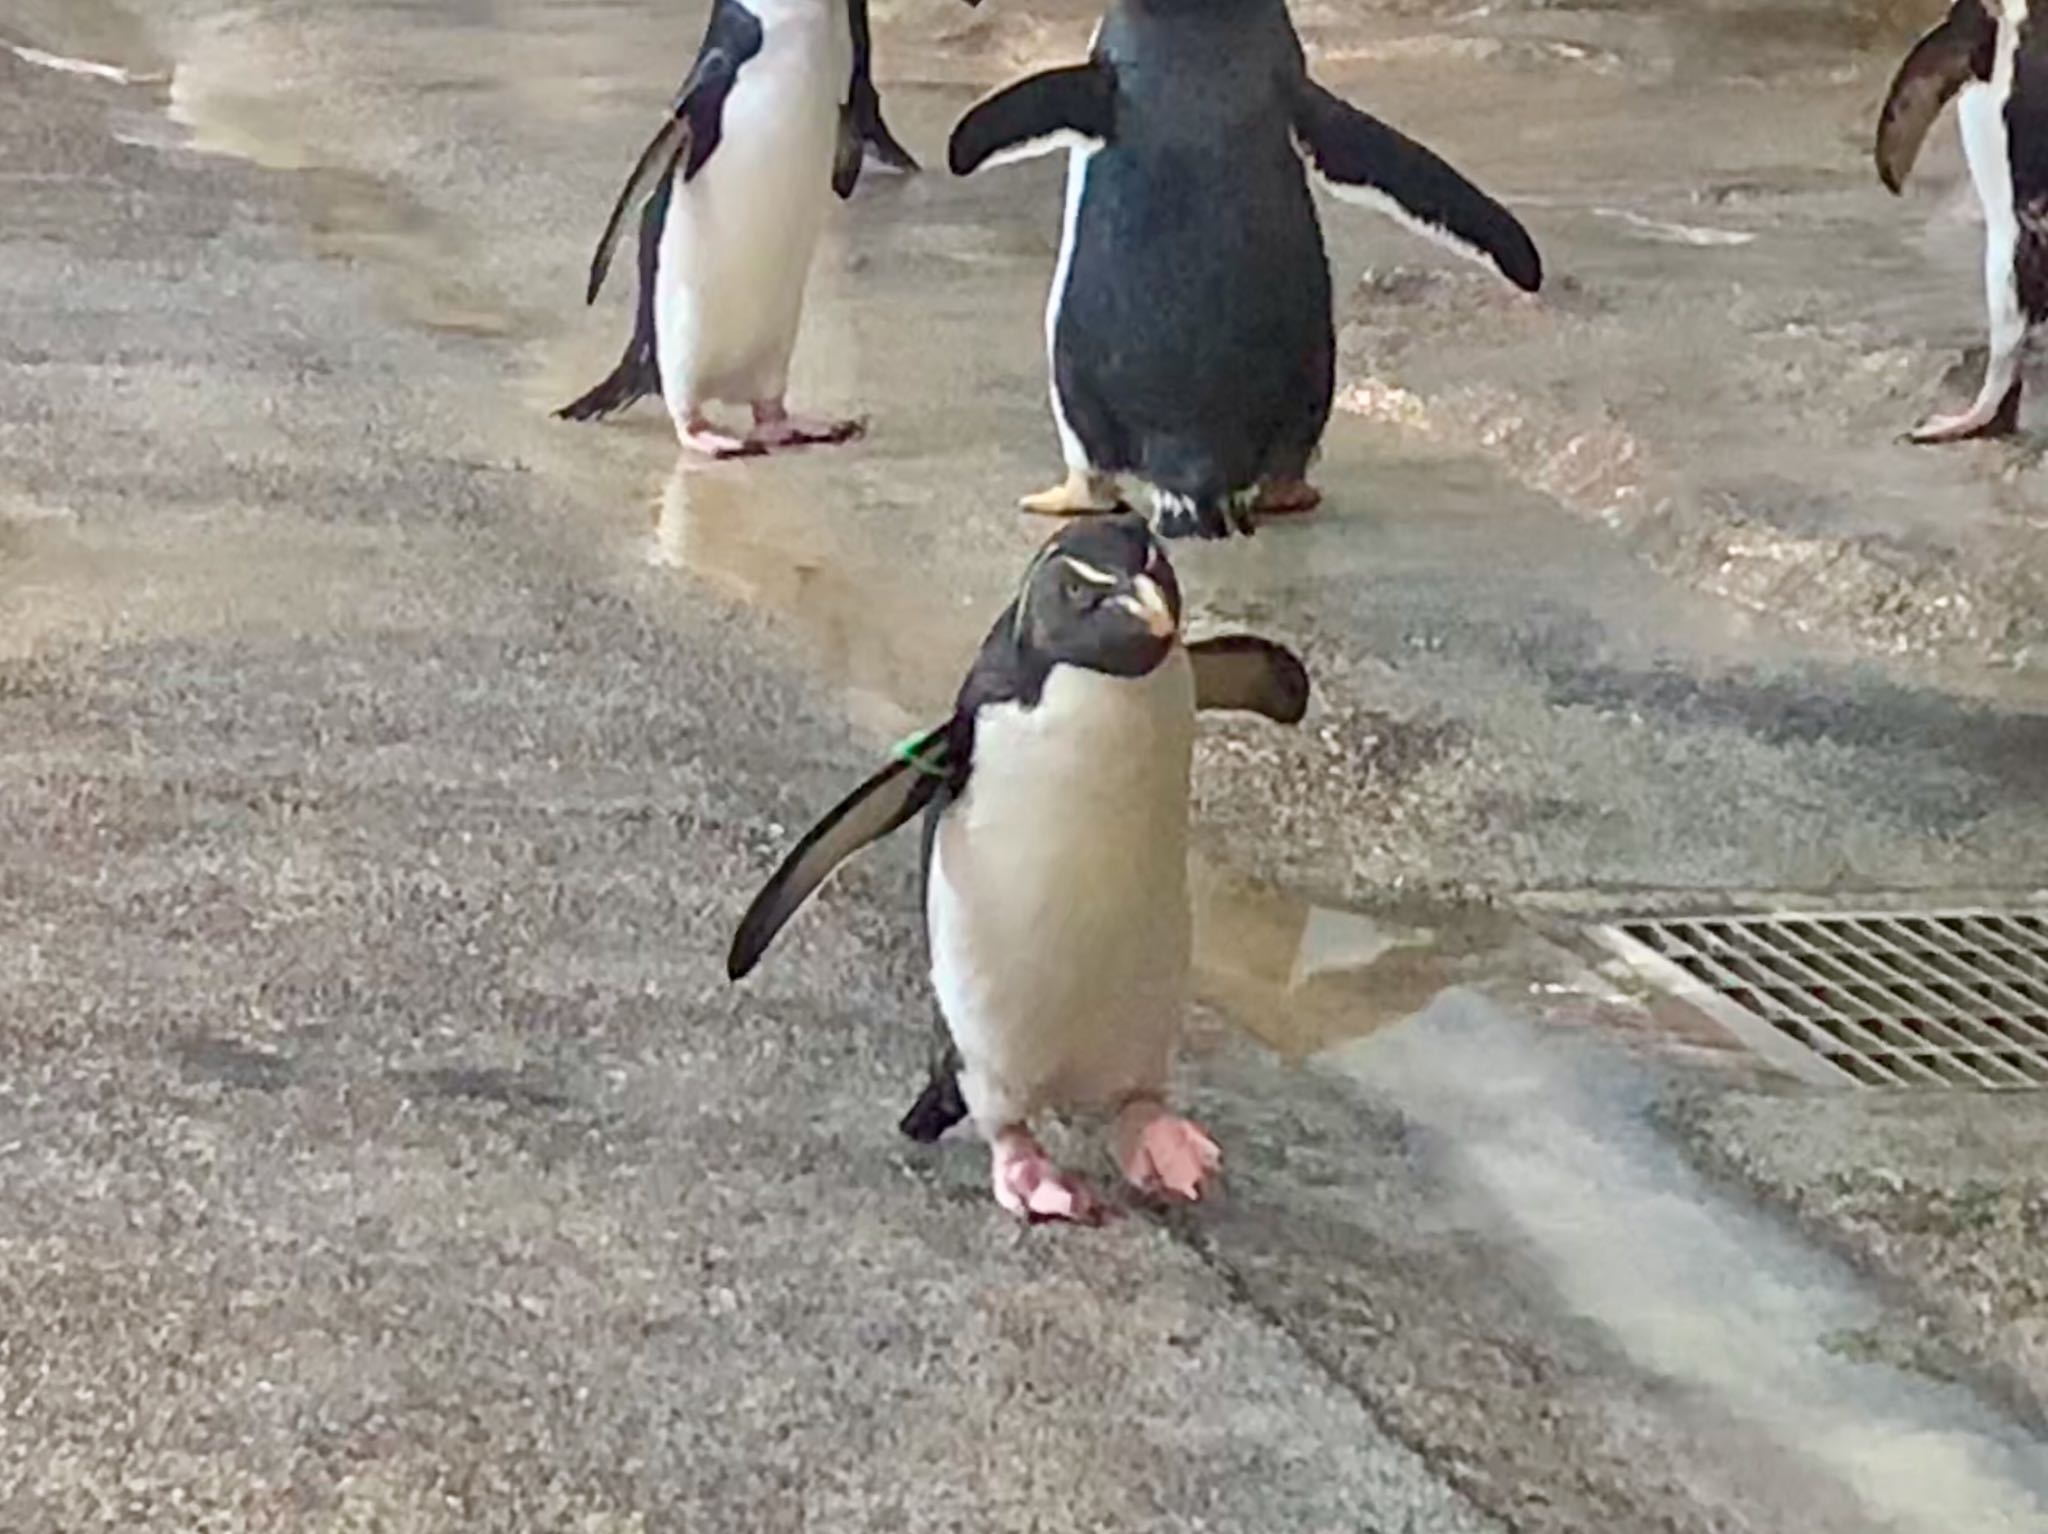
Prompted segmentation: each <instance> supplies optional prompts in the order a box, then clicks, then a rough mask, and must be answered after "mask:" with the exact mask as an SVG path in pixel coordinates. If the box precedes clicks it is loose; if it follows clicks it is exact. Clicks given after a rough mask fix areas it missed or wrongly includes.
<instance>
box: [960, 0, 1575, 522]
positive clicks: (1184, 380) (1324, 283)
mask: <svg viewBox="0 0 2048 1534" xmlns="http://www.w3.org/2000/svg"><path fill="white" fill-rule="evenodd" d="M1062 147H1064V148H1066V149H1067V150H1068V152H1069V159H1068V170H1067V196H1066V214H1065V219H1064V223H1063V227H1062V229H1061V234H1060V252H1059V260H1058V263H1057V265H1056V267H1055V269H1054V273H1053V279H1052V293H1051V297H1050V299H1049V300H1048V302H1047V306H1046V321H1045V328H1046V345H1047V350H1048V352H1049V353H1050V361H1051V375H1052V405H1053V417H1054V420H1055V422H1056V424H1057V426H1058V428H1059V436H1060V443H1061V447H1062V449H1063V452H1064V456H1065V458H1066V463H1067V479H1066V483H1065V484H1064V485H1062V486H1060V487H1059V488H1057V489H1054V490H1051V491H1048V492H1046V493H1045V494H1043V495H1038V496H1033V497H1031V498H1030V499H1028V500H1027V501H1026V502H1025V506H1026V508H1027V509H1029V510H1032V511H1039V512H1045V513H1050V514H1055V515H1060V514H1072V513H1077V512H1084V511H1097V510H1104V509H1108V508H1109V507H1111V506H1113V505H1114V504H1115V502H1116V489H1115V482H1114V481H1115V476H1116V475H1118V474H1123V473H1129V474H1132V475H1135V476H1137V477H1138V478H1140V479H1142V480H1143V481H1145V482H1146V484H1147V485H1149V486H1150V488H1151V490H1152V494H1153V501H1154V520H1155V525H1156V526H1157V528H1158V530H1159V531H1160V532H1161V533H1163V534H1166V535H1168V536H1175V535H1180V534H1186V533H1199V534H1201V535H1202V536H1204V537H1224V536H1227V535H1228V534H1229V533H1230V532H1232V531H1233V530H1234V531H1240V532H1250V531H1251V529H1252V520H1253V518H1252V508H1251V502H1252V499H1253V497H1254V496H1255V495H1256V494H1257V491H1258V487H1259V486H1260V485H1261V484H1262V483H1264V484H1266V485H1269V486H1273V487H1276V488H1278V487H1291V488H1292V492H1293V497H1294V498H1296V499H1298V498H1300V493H1301V492H1302V491H1304V490H1305V489H1306V487H1305V486H1304V485H1303V484H1302V476H1303V474H1304V473H1305V472H1306V470H1307V468H1308V465H1309V462H1310V460H1311V458H1312V457H1313V456H1314V454H1315V452H1316V450H1317V447H1318V445H1319V444H1320V442H1321V440H1322V434H1323V428H1324V425H1325V424H1326V423H1327V421H1328V419H1329V414H1330V400H1331V393H1332V385H1333V377H1334V370H1335V353H1336V336H1335V331H1334V326H1333V323H1332V319H1331V309H1330V306H1331V294H1330V270H1329V262H1328V260H1327V258H1326V257H1325V254H1324V250H1323V235H1322V226H1321V224H1320V222H1319V221H1318V219H1317V216H1316V208H1315V202H1314V200H1313V198H1312V196H1311V194H1310V191H1309V186H1308V176H1307V169H1309V168H1312V169H1314V170H1315V171H1316V172H1317V173H1318V174H1319V175H1320V176H1321V178H1322V179H1323V181H1324V182H1325V183H1326V184H1327V185H1328V186H1329V187H1330V188H1331V189H1332V190H1333V191H1334V192H1335V193H1336V194H1337V195H1338V196H1339V197H1344V198H1348V199H1350V200H1353V201H1358V202H1363V203H1366V204H1368V205H1370V206H1373V207H1377V208H1381V209H1383V210H1384V211H1387V212H1390V213H1392V214H1394V215H1395V216H1396V217H1398V218H1400V219H1401V220H1402V221H1404V222H1406V223H1408V224H1410V225H1412V226H1414V227H1416V228H1419V229H1420V230H1422V231H1423V232H1424V233H1426V234H1429V235H1432V236H1435V237H1437V238H1439V239H1441V240H1443V241H1445V242H1446V243H1448V244H1449V245H1451V246H1452V247H1453V248H1454V249H1456V250H1458V251H1460V252H1462V253H1463V254H1466V255H1468V256H1475V257H1477V258H1479V259H1481V260H1483V261H1486V262H1489V263H1490V264H1492V265H1493V266H1494V267H1495V268H1496V269H1497V270H1498V271H1499V272H1500V273H1501V274H1502V275H1503V276H1505V277H1506V278H1508V280H1509V281H1511V282H1513V283H1514V284H1515V285H1516V286H1518V287H1521V288H1524V289H1527V290H1530V291H1534V290H1535V289H1536V288H1538V287H1539V286H1540V285H1541V283H1542V263H1541V260H1540V259H1539V257H1538V255H1537V252H1536V247H1535V245H1534V244H1533V243H1532V242H1531V240H1530V238H1529V236H1528V233H1527V232H1526V231H1525V230H1524V229H1523V228H1522V226H1521V224H1520V223H1519V222H1517V221H1516V219H1515V218H1514V216H1513V215H1512V214H1510V213H1509V212H1508V211H1507V210H1506V209H1505V208H1503V207H1501V206H1500V205H1499V204H1498V203H1496V202H1495V201H1493V199H1491V198H1490V197H1488V196H1486V195H1485V194H1484V193H1483V192H1481V191H1480V190H1479V189H1478V188H1476V187H1474V186H1473V185H1472V184H1471V183H1470V182H1468V181H1467V180H1465V178H1464V177H1463V176H1461V175H1459V174H1458V173H1457V172H1456V171H1455V170H1453V169H1452V168H1451V167H1450V166H1449V165H1447V164H1445V163H1444V162H1443V161H1442V160H1440V159H1439V158H1437V156H1435V155H1434V154H1432V153H1430V151H1428V150H1427V149H1424V148H1423V147H1422V146H1421V145H1419V144H1416V143H1414V142H1413V141H1411V140H1409V139H1407V138H1404V137H1403V136H1402V135H1401V134H1399V133H1397V132H1395V131H1394V130H1393V129H1392V128H1389V127H1388V126H1386V125H1385V124H1384V123H1381V122H1379V121H1378V120H1376V119H1374V118H1372V117H1369V116H1367V115H1366V114H1365V113H1363V112H1361V111H1359V110H1357V109H1356V108H1355V107H1352V106H1349V105H1347V104H1346V103H1345V102H1343V101H1341V100H1339V99H1338V98H1337V97H1336V96H1333V95H1332V94H1331V93H1330V92H1328V91H1326V90H1324V89H1323V88H1322V87H1321V86H1319V85H1317V84H1316V83H1315V81H1313V80H1311V79H1310V78H1309V76H1308V71H1307V66H1306V64H1305V62H1304V60H1303V57H1302V49H1301V43H1300V41H1299V39H1298V38H1297V37H1296V36H1295V33H1294V27H1293V23H1292V22H1291V21H1290V20H1289V19H1288V15H1287V10H1286V6H1285V5H1284V4H1283V3H1282V0H1115V3H1114V4H1112V5H1111V7H1110V9H1109V12H1108V14H1107V16H1105V17H1104V19H1103V23H1102V26H1101V28H1100V29H1099V30H1098V31H1097V33H1096V38H1095V42H1094V44H1093V45H1092V47H1091V49H1090V53H1089V58H1088V61H1087V62H1086V63H1085V64H1076V65H1073V66H1071V67H1068V68H1064V69H1053V70H1048V71H1046V72H1045V73H1043V74H1037V75H1032V76H1030V77H1029V78H1027V79H1024V80H1021V81H1019V82H1017V83H1016V84H1014V85H1011V86H1009V87H1008V88H1006V89H1004V90H1001V91H998V92H996V93H995V94H994V95H993V96H990V97H988V98H987V99H986V100H984V101H982V102H981V103H979V104H978V105H977V106H975V107H974V108H973V109H972V110H971V111H969V112H968V113H967V115H966V116H965V117H963V118H962V119H961V121H960V122H959V124H958V125H957V126H956V127H955V129H954V131H953V136H952V141H951V143H950V145H949V146H948V150H947V158H948V161H949V163H950V164H951V166H952V168H953V170H954V172H955V173H956V174H961V175H964V174H967V173H968V172H970V171H973V170H975V169H976V168H978V167H980V166H982V165H985V164H1000V163H1004V162H1007V161H1010V160H1014V159H1021V158H1024V157H1026V156H1028V155H1033V154H1040V153H1044V152H1046V151H1048V150H1051V149H1055V148H1062ZM1304 162H1306V167H1305V165H1304ZM1283 493H1284V492H1283Z"/></svg>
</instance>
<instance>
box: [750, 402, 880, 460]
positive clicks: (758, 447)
mask: <svg viewBox="0 0 2048 1534" xmlns="http://www.w3.org/2000/svg"><path fill="white" fill-rule="evenodd" d="M867 429H868V423H867V422H866V421H863V420H857V419H856V420H846V421H827V420H820V419H818V418H816V417H812V416H802V415H791V414H790V413H789V412H788V411H786V410H784V409H783V408H782V406H781V405H780V404H769V405H756V406H755V407H754V429H753V430H752V431H750V432H748V433H747V441H748V442H750V443H752V444H753V447H754V451H755V452H759V453H765V452H771V451H773V450H774V449H776V448H779V447H805V446H809V445H811V444H814V443H817V444H826V443H834V442H851V441H852V440H853V439H854V438H855V437H858V436H859V435H861V433H863V432H865V431H866V430H867Z"/></svg>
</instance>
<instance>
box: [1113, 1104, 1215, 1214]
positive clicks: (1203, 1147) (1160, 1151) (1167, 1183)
mask: <svg viewBox="0 0 2048 1534" xmlns="http://www.w3.org/2000/svg"><path fill="white" fill-rule="evenodd" d="M1116 1142H1117V1144H1116V1157H1117V1161H1118V1162H1119V1163H1120V1164H1121V1165H1122V1167H1123V1169H1124V1177H1125V1178H1126V1179H1127V1180H1128V1181H1129V1182H1130V1184H1131V1186H1133V1187H1134V1188H1137V1189H1139V1190H1140V1191H1141V1192H1145V1193H1154V1194H1160V1195H1163V1196H1165V1197H1167V1198H1177V1199H1182V1200H1185V1201H1186V1202H1188V1203H1194V1202H1196V1201H1197V1200H1199V1199H1200V1198H1201V1197H1202V1195H1203V1194H1204V1193H1205V1192H1207V1191H1208V1186H1209V1182H1210V1179H1211V1178H1213V1177H1214V1176H1215V1174H1216V1171H1217V1169H1218V1168H1220V1167H1221V1166H1222V1165H1223V1152H1222V1151H1220V1150H1218V1149H1217V1148H1216V1142H1215V1141H1214V1140H1212V1139H1210V1138H1209V1137H1208V1136H1207V1135H1206V1134H1204V1133H1203V1132H1202V1129H1201V1126H1200V1125H1198V1124H1195V1123H1193V1122H1192V1121H1190V1120H1188V1119H1184V1118H1182V1117H1180V1116H1179V1115H1178V1114H1174V1113H1168V1112H1167V1111H1166V1109H1165V1108H1164V1107H1162V1106H1161V1105H1160V1104H1158V1103H1156V1102H1149V1101H1147V1102H1136V1103H1132V1104H1131V1105H1130V1106H1129V1107H1127V1108H1125V1109H1124V1111H1123V1112H1122V1113H1120V1114H1118V1115H1117V1123H1116Z"/></svg>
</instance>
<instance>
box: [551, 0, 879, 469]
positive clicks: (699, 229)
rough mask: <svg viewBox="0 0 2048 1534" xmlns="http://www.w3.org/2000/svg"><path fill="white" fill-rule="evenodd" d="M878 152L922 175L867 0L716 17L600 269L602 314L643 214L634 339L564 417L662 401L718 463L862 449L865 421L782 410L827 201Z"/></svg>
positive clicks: (756, 1) (758, 4)
mask: <svg viewBox="0 0 2048 1534" xmlns="http://www.w3.org/2000/svg"><path fill="white" fill-rule="evenodd" d="M869 147H871V148H873V149H874V151H875V153H876V156H877V158H879V159H882V160H884V161H885V162H887V163H890V164H895V165H898V166H901V167H905V168H915V164H916V162H915V161H913V160H911V158H910V156H909V153H908V152H907V151H906V150H904V149H903V147H902V146H901V145H900V144H898V143H897V142H896V140H895V138H894V136H893V135H891V134H890V132H889V130H888V128H887V127H886V126H885V125H884V123H883V121H882V117H881V102H880V99H879V98H878V96H877V95H876V93H875V88H874V83H873V81H872V79H871V78H870V76H869V62H868V24H867V0H712V7H711V19H710V22H709V23H708V25H707V26H706V28H705V32H704V42H703V45H702V46H701V47H700V48H699V49H698V51H697V59H696V62H695V63H694V64H693V65H691V67H690V73H689V76H688V77H687V78H686V79H685V80H684V81H683V85H682V89H681V90H680V91H678V92H677V93H676V98H675V102H674V104H673V106H672V107H671V109H670V113H669V117H668V120H667V121H666V122H665V123H664V124H663V125H662V127H661V130H660V131H659V132H658V133H657V134H655V136H654V138H653V140H652V141H651V142H650V143H649V144H648V145H647V147H646V149H645V150H644V151H643V152H642V153H641V156H640V160H639V163H638V164H637V165H635V166H634V168H633V173H632V175H631V176H630V177H628V178H627V181H626V186H625V189H624V190H623V191H622V192H620V194H619V197H618V201H617V202H616V203H615V204H614V205H613V208H612V213H611V218H610V219H609V220H608V221H607V222H606V224H605V228H604V233H603V235H602V236H601V237H600V238H599V240H598V244H597V254H596V256H595V257H594V258H593V260H592V262H591V267H590V282H589V287H588V291H587V298H588V299H589V300H590V301H592V302H595V301H596V298H597V295H598V293H599V291H600V290H601V289H602V288H603V286H604V280H605V275H606V273H607V272H608V271H609V270H610V267H611V259H612V254H613V251H614V250H615V248H616V247H617V245H618V242H619V239H620V236H621V234H622V233H623V231H624V228H625V224H626V221H627V218H628V216H629V215H630V214H631V212H632V210H633V208H634V206H635V204H636V203H638V202H639V201H640V199H641V198H642V197H645V199H646V205H645V207H644V208H643V209H642V211H641V215H640V241H639V279H640V288H639V294H638V298H637V301H636V304H635V308H634V323H633V335H632V338H631V339H630V340H629V341H628V342H627V343H626V351H625V355H624V356H623V357H622V358H621V359H620V361H619V365H618V366H617V367H616V368H615V369H613V370H612V372H611V374H610V375H609V376H608V377H607V378H605V380H604V381H603V382H602V383H600V384H598V385H597V387H596V388H594V389H592V390H591V391H590V392H589V393H587V394H585V395H584V396H583V397H582V398H580V399H578V400H576V401H575V402H574V403H572V404H570V405H567V406H565V407H564V408H563V409H561V410H560V411H558V412H556V413H557V414H558V415H560V416H561V417H562V418H563V419H565V420H572V421H587V420H594V419H596V418H598V417H601V416H606V415H610V414H611V413H613V412H614V411H618V410H623V409H624V408H625V407H626V406H628V405H630V404H632V403H633V402H634V401H635V400H638V399H640V398H642V397H643V396H645V395H649V394H660V395H662V396H663V398H664V399H665V400H666V401H667V403H668V407H669V413H670V414H671V415H672V416H674V418H675V423H676V432H677V435H678V436H679V437H680V438H681V439H682V442H683V444H684V446H686V447H689V448H693V449H696V450H697V451H699V452H702V453H706V454H709V455H711V456H713V457H721V458H722V457H733V456H738V455H742V454H750V453H760V452H766V451H768V450H770V449H772V448H776V447H783V446H788V445H792V444H797V443H805V442H843V441H845V440H846V439H847V438H849V437H852V436H855V435H857V434H858V433H859V430H860V426H859V423H858V422H855V421H807V420H803V419H800V418H798V417H796V416H792V415H790V414H789V413H788V411H787V409H786V407H785V405H784V400H783V395H784V391H785V389H786V388H787V385H788V379H789V360H790V356H791V354H792V353H793V352H794V351H795V349H796V335H797V327H798V323H799V321H800V320H801V318H802V315H803V300H804V284H805V281H806V279H807V278H808V276H809V274H810V267H811V256H812V253H813V252H814V250H815V249H816V247H817V242H818V231H819V227H820V225H821V223H822V222H823V219H824V213H825V206H826V195H827V193H828V191H830V192H835V193H837V194H838V195H839V196H840V197H842V198H843V197H847V196H850V195H852V192H853V188H854V184H855V182H856V181H857V180H858V179H859V176H860V165H861V158H862V154H863V151H864V148H869ZM714 400H721V401H727V402H730V403H735V404H744V405H748V406H750V407H751V408H752V410H753V426H752V429H751V430H749V431H748V432H747V433H746V435H745V436H734V435H732V434H731V433H729V432H726V431H722V430H720V429H719V428H718V427H716V426H714V425H713V424H712V423H711V421H710V419H709V418H708V417H707V416H706V414H705V409H704V407H705V406H706V405H707V404H709V403H710V402H712V401H714Z"/></svg>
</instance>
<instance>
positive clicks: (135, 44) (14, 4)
mask: <svg viewBox="0 0 2048 1534" xmlns="http://www.w3.org/2000/svg"><path fill="white" fill-rule="evenodd" d="M0 47H5V48H7V49H8V50H9V51H10V52H12V53H13V54H14V55H15V57H17V58H19V59H21V60H22V61H23V62H24V63H28V64H32V65H35V66H36V67H38V68H42V69H56V70H62V71H64V72H67V73H71V74H82V75H86V76H89V77H92V78H95V79H100V80H108V81H112V82H114V83H116V84H122V85H142V84H160V83H161V82H162V80H163V78H164V76H163V73H162V69H163V64H162V60H161V59H159V58H158V57H157V54H156V51H155V49H153V48H152V47H151V46H150V42H149V38H148V36H147V34H146V33H145V31H144V29H143V27H142V26H141V25H140V24H139V23H138V22H137V21H136V19H135V17H133V16H131V15H129V14H128V13H127V12H126V11H124V10H122V9H121V8H120V7H119V6H117V5H112V4H108V3H106V0H9V4H8V6H7V14H6V18H5V21H4V23H0Z"/></svg>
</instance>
